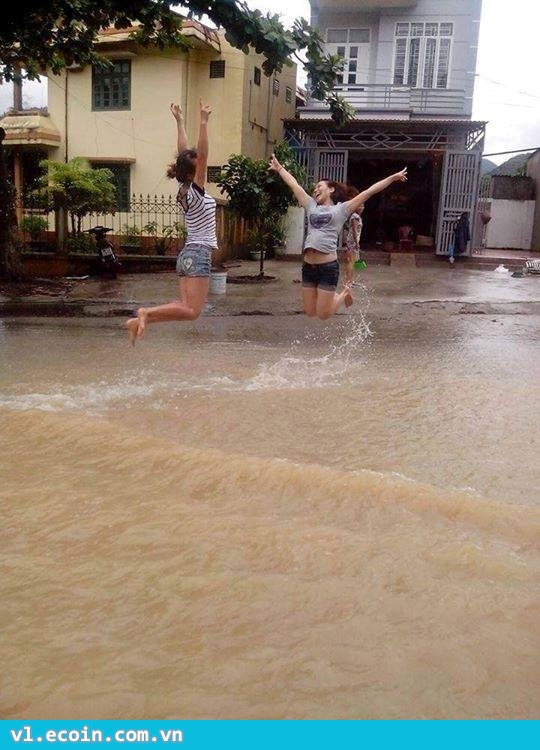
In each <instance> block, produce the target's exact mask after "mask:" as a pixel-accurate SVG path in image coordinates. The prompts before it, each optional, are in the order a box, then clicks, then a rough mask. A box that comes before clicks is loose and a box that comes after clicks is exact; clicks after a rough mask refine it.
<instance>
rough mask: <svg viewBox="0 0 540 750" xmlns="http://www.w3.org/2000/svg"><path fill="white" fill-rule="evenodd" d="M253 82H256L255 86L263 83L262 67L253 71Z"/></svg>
mask: <svg viewBox="0 0 540 750" xmlns="http://www.w3.org/2000/svg"><path fill="white" fill-rule="evenodd" d="M253 83H254V84H255V86H260V85H261V69H260V68H257V67H256V68H255V69H254V71H253Z"/></svg>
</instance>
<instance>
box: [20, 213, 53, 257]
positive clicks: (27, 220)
mask: <svg viewBox="0 0 540 750" xmlns="http://www.w3.org/2000/svg"><path fill="white" fill-rule="evenodd" d="M19 228H20V229H21V231H23V232H25V233H26V234H28V235H29V236H30V245H31V247H32V249H33V250H42V249H43V248H44V247H46V243H45V242H43V241H40V237H41V235H42V234H43V232H45V231H47V229H48V228H49V223H48V221H47V219H44V218H43V216H35V215H34V214H28V215H26V216H23V217H22V219H21V221H20V224H19Z"/></svg>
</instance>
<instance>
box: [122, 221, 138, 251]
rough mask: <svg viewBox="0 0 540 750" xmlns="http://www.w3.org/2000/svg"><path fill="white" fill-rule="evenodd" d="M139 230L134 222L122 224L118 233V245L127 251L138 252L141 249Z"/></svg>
mask: <svg viewBox="0 0 540 750" xmlns="http://www.w3.org/2000/svg"><path fill="white" fill-rule="evenodd" d="M141 234H142V232H141V230H140V229H139V227H138V226H137V225H136V224H124V225H123V227H122V234H121V235H120V247H121V248H122V250H125V251H126V252H127V253H139V252H140V250H141Z"/></svg>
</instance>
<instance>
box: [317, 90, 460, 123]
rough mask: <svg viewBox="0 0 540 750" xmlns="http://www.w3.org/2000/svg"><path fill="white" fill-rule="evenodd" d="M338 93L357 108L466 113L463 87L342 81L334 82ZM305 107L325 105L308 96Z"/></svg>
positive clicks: (440, 114) (323, 109)
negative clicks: (445, 87)
mask: <svg viewBox="0 0 540 750" xmlns="http://www.w3.org/2000/svg"><path fill="white" fill-rule="evenodd" d="M335 91H337V93H338V94H341V96H343V97H344V98H345V99H346V100H347V101H348V102H349V104H351V105H352V106H353V107H354V109H355V110H357V111H358V112H362V113H366V112H369V111H372V112H380V111H384V112H396V113H397V112H402V113H405V114H413V115H430V116H436V115H439V116H444V117H449V116H456V115H461V116H463V117H466V116H467V115H469V114H470V113H469V112H467V111H466V109H465V92H464V91H463V89H413V88H411V87H410V86H395V85H393V84H378V83H374V84H372V83H366V84H354V85H353V84H348V85H346V84H343V85H341V86H336V87H335ZM306 109H308V110H317V111H319V110H320V111H325V110H327V109H328V108H327V107H326V105H324V104H322V103H321V102H319V101H317V100H315V99H308V101H307V105H306Z"/></svg>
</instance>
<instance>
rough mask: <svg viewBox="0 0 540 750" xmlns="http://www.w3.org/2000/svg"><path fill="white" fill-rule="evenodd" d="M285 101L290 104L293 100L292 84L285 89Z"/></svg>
mask: <svg viewBox="0 0 540 750" xmlns="http://www.w3.org/2000/svg"><path fill="white" fill-rule="evenodd" d="M285 101H286V102H287V104H290V103H291V102H292V88H291V87H290V86H287V88H286V89H285Z"/></svg>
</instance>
